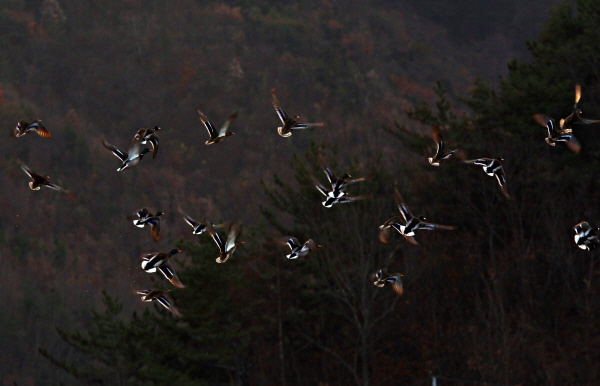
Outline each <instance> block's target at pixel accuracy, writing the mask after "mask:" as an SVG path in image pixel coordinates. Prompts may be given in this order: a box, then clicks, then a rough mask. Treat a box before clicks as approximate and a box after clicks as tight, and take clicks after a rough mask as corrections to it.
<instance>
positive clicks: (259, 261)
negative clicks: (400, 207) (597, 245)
mask: <svg viewBox="0 0 600 386" xmlns="http://www.w3.org/2000/svg"><path fill="white" fill-rule="evenodd" d="M492 3H493V5H494V6H492V7H490V8H488V7H487V6H486V10H484V9H483V8H481V9H479V8H478V7H477V6H476V5H472V4H468V2H453V3H452V4H446V2H435V1H433V2H423V3H420V4H419V5H414V8H412V5H410V4H403V3H401V2H389V1H376V2H372V3H369V4H367V3H365V2H361V1H350V2H345V3H343V4H342V3H339V2H334V1H309V2H302V3H292V4H285V5H284V4H281V3H279V2H272V1H268V0H264V1H231V2H196V1H191V0H180V1H176V2H168V3H167V2H161V1H153V0H150V1H135V0H131V1H74V0H73V1H71V0H65V1H60V0H44V1H16V0H15V1H5V2H2V3H0V20H1V21H2V23H0V50H1V52H2V55H0V117H1V118H2V121H3V122H4V126H5V130H6V133H7V134H8V132H9V130H11V129H12V128H13V127H14V125H15V124H16V122H17V121H19V120H21V119H24V120H32V119H36V118H39V119H42V120H43V122H44V124H45V125H46V127H47V128H48V129H49V130H50V131H51V132H52V135H53V137H52V138H51V139H44V138H41V137H38V136H36V135H35V134H31V135H28V136H25V137H23V138H18V139H15V138H11V137H9V136H8V135H6V136H5V139H4V140H2V141H0V146H1V148H2V153H3V154H4V155H5V156H4V158H3V160H2V162H1V163H0V170H2V173H0V179H1V181H2V186H3V188H2V189H0V194H1V195H2V200H1V202H2V208H3V211H2V215H1V216H0V241H2V243H1V246H0V254H1V256H2V259H3V261H4V262H5V267H4V268H5V269H4V270H3V272H2V280H1V281H0V282H1V283H2V284H1V288H2V289H3V292H4V294H5V297H4V298H3V300H2V302H3V310H4V311H3V312H2V314H1V317H0V320H1V323H0V325H2V326H3V328H2V333H0V348H1V349H2V350H0V351H1V352H2V354H1V356H0V359H1V360H2V363H3V365H2V366H0V375H2V378H3V382H4V383H5V384H7V385H12V384H13V382H16V383H17V384H19V385H27V384H48V383H57V382H60V381H62V382H63V383H64V384H73V383H74V382H75V378H74V377H73V376H72V375H69V374H67V372H64V371H63V370H62V369H60V368H59V367H57V366H54V365H53V364H52V362H51V361H49V360H47V359H46V358H45V357H44V356H42V355H40V354H39V353H38V348H42V349H43V352H44V353H45V354H46V355H47V356H49V357H51V358H54V359H55V360H56V361H58V362H60V363H62V364H63V366H66V367H67V369H68V370H70V372H71V373H74V374H76V375H77V378H78V379H79V382H81V383H82V384H91V383H95V382H99V380H103V382H104V383H106V384H180V385H184V384H219V383H222V384H230V383H231V382H233V383H235V384H265V385H267V384H306V385H314V384H319V382H322V383H323V384H330V385H333V384H352V383H356V384H362V385H367V384H373V385H387V384H389V385H393V384H398V383H407V384H410V383H411V382H412V383H415V382H419V381H421V380H424V379H427V377H429V376H430V375H431V374H439V375H443V376H447V377H453V378H461V379H471V380H477V381H481V382H485V381H487V382H495V383H504V384H518V383H522V384H557V385H559V384H573V383H584V384H586V383H587V384H593V383H594V382H595V381H597V379H598V375H597V374H596V373H595V372H594V371H592V370H591V369H594V368H595V366H594V363H596V362H597V355H596V354H595V352H597V351H598V350H597V337H596V334H597V332H598V331H597V328H596V327H595V322H594V321H595V320H596V319H597V317H598V315H597V312H596V309H597V308H598V307H597V306H598V298H597V295H596V291H595V282H594V277H595V274H596V270H595V268H594V260H593V256H594V253H593V252H592V253H591V254H585V253H584V252H583V251H580V250H578V249H577V248H576V247H575V246H574V245H573V242H572V240H573V239H572V231H571V227H572V226H573V225H574V224H575V223H577V222H579V221H582V220H584V219H587V220H589V221H590V222H594V221H596V218H597V216H598V213H597V211H595V209H594V208H595V207H597V202H596V201H597V200H596V199H595V197H594V194H593V192H595V191H596V190H597V186H596V185H597V177H598V175H597V173H598V171H597V167H596V163H597V149H598V148H599V147H600V143H598V138H597V136H596V135H595V130H597V129H598V127H597V126H589V127H585V128H583V129H582V130H579V131H578V132H577V133H578V138H580V140H581V142H582V143H583V151H582V152H581V153H580V154H578V155H575V154H571V153H570V152H569V151H568V150H565V148H564V147H562V146H556V147H555V148H552V147H549V146H547V145H546V144H545V143H544V142H543V137H544V135H545V133H544V130H545V129H544V128H542V127H540V126H538V125H536V124H535V122H534V121H533V119H532V118H531V116H532V115H533V114H534V113H544V114H549V115H552V116H554V117H555V118H556V119H558V118H561V117H564V116H566V115H567V114H568V113H569V112H570V109H571V106H572V104H573V88H574V85H575V83H576V82H579V83H581V84H582V88H583V97H582V101H581V103H580V107H581V108H582V109H583V111H584V115H585V116H589V117H591V118H598V117H599V115H600V100H599V99H598V95H599V94H598V91H599V90H598V88H599V86H598V76H597V73H596V70H595V68H597V62H598V54H597V52H598V41H600V40H599V39H598V36H597V30H598V25H597V23H598V22H597V21H598V20H600V11H599V10H598V6H597V5H596V4H595V2H594V1H591V0H588V1H584V0H581V1H579V2H576V5H573V4H570V3H568V4H566V5H563V6H561V7H560V8H559V9H557V10H555V11H554V13H553V15H554V16H553V17H552V19H551V20H550V21H549V22H548V24H546V26H545V27H544V29H543V31H542V33H541V35H540V37H539V39H537V40H536V42H535V43H532V44H530V51H531V54H532V56H533V58H532V59H527V58H526V57H525V56H521V57H520V58H521V60H519V61H517V62H513V63H511V64H510V66H509V71H508V73H507V75H506V77H505V78H504V79H503V80H502V81H501V82H500V83H499V85H491V86H490V85H487V84H486V83H479V82H477V81H476V79H477V76H478V75H482V76H483V77H484V78H486V79H487V80H490V81H495V72H497V71H502V70H503V69H505V68H506V67H505V65H506V59H508V58H509V57H510V56H512V55H513V54H514V55H523V54H522V53H521V52H520V51H519V49H518V47H519V46H520V47H523V46H524V45H525V42H524V41H523V40H520V41H519V39H521V38H522V37H523V36H531V37H533V36H535V32H536V31H537V30H538V29H539V28H538V26H539V24H540V23H541V22H542V20H545V19H546V17H547V16H546V15H547V14H546V8H547V7H548V6H549V5H550V4H551V3H552V2H547V1H541V0H540V1H537V2H531V4H528V5H527V6H524V5H522V4H519V3H518V2H510V4H505V3H506V2H501V1H498V2H492ZM441 4H443V5H444V7H446V9H445V10H444V9H443V8H441ZM494 7H497V8H494ZM466 9H469V10H470V12H466V11H465V10H466ZM489 9H498V10H499V12H497V14H493V13H492V14H490V11H489ZM500 10H501V11H502V12H500ZM444 15H454V16H453V17H454V19H450V17H444ZM493 16H497V18H495V19H493V20H491V18H492V17H493ZM486 19H490V21H489V23H485V22H482V20H486ZM506 26H509V27H511V28H508V29H509V30H510V32H506V33H503V32H502V31H503V28H504V27H506ZM498 52H503V53H504V54H502V55H506V52H509V53H510V54H509V55H507V56H505V57H503V56H502V55H501V54H499V53H498ZM497 55H499V56H497ZM437 80H439V81H440V85H441V87H436V86H435V85H436V81H437ZM272 88H275V89H276V91H277V95H278V97H279V100H280V102H281V104H282V106H283V108H284V109H285V110H286V111H287V112H288V113H290V114H295V113H298V114H300V115H301V116H302V118H303V119H305V120H306V121H325V122H326V125H325V126H324V127H323V128H315V129H310V130H307V131H305V132H302V133H298V134H294V135H293V136H292V137H291V138H281V137H280V136H278V135H277V131H276V127H277V126H278V125H279V120H278V119H277V116H276V114H275V112H274V110H273V107H272V106H271V97H270V90H271V89H272ZM442 88H443V89H445V90H446V94H444V93H443V91H442ZM436 92H437V94H436ZM440 98H441V99H440ZM459 98H460V100H458V99H459ZM448 100H450V101H451V103H450V104H446V103H445V102H446V101H448ZM423 101H424V102H425V103H426V104H427V106H435V103H436V102H438V106H437V107H435V108H433V110H429V108H428V107H426V106H425V107H424V106H423V105H421V103H422V102H423ZM196 107H198V108H200V109H201V110H202V111H203V112H204V113H205V114H207V116H209V118H210V119H211V120H213V122H214V123H215V125H217V126H220V124H221V123H222V122H224V121H225V119H226V117H228V116H229V115H230V114H232V113H233V112H235V111H239V117H238V119H237V120H236V121H235V122H234V123H233V125H232V127H231V130H232V131H234V132H236V136H234V137H232V138H228V139H227V140H226V141H224V142H223V143H221V144H216V145H211V146H205V145H204V141H206V139H208V134H207V133H206V130H205V129H204V128H203V127H202V125H201V122H200V120H199V119H198V117H197V115H196V113H195V108H196ZM407 110H409V114H408V116H407V114H406V113H405V112H406V111H407ZM433 124H437V125H439V126H440V127H442V128H443V134H444V137H445V139H446V141H447V142H448V146H452V147H453V148H454V147H459V148H461V149H465V150H466V151H467V152H468V155H469V156H470V157H471V158H475V157H492V158H495V157H497V156H502V157H503V158H504V159H505V160H506V161H505V169H506V173H507V178H508V190H509V192H510V193H511V194H512V195H513V196H514V197H515V200H514V201H506V200H505V199H504V197H502V195H501V193H500V191H499V188H498V186H497V184H496V181H495V180H494V179H492V178H489V177H487V176H485V174H483V173H482V171H481V169H480V168H479V167H475V166H472V165H463V164H459V163H457V162H453V163H450V162H449V163H447V164H444V165H442V166H441V167H440V168H439V169H438V168H435V167H432V166H430V165H428V164H427V161H426V158H425V157H426V155H427V154H429V153H431V152H432V151H433V150H434V143H433V141H432V140H431V138H430V136H429V128H430V126H431V125H433ZM154 126H160V127H161V128H162V129H161V130H160V131H159V132H158V135H159V137H160V140H161V147H160V152H159V153H158V154H157V157H156V159H152V157H151V156H148V157H147V158H145V159H144V160H143V161H142V162H141V163H140V165H138V166H136V167H135V168H132V169H130V170H125V171H124V172H120V173H118V172H116V169H117V167H118V166H119V162H118V160H117V159H116V158H115V157H114V156H113V155H112V154H110V152H109V151H108V150H106V149H105V148H104V147H103V146H102V138H105V139H106V140H108V141H109V142H111V143H113V144H115V145H117V146H119V147H126V146H127V145H128V144H129V142H130V141H131V138H132V136H133V134H134V133H135V131H136V130H138V129H139V128H141V127H154ZM559 145H561V144H559ZM320 146H321V147H323V153H324V156H325V158H326V159H327V160H328V162H329V163H330V166H331V167H332V168H333V169H334V170H335V171H336V172H337V173H339V174H342V173H343V172H344V171H348V172H350V174H352V175H353V176H356V177H361V176H367V175H369V176H371V179H370V180H369V181H367V182H365V183H361V184H360V185H357V186H356V187H352V194H353V195H354V194H355V193H356V194H367V193H369V192H371V191H372V192H374V194H375V198H374V199H372V200H368V201H364V202H357V203H350V204H344V205H335V206H334V207H333V208H331V209H326V208H324V207H323V206H322V205H321V201H322V199H323V198H322V196H321V195H320V194H319V193H318V191H317V190H316V189H314V186H313V182H312V178H311V175H314V176H316V177H317V178H318V179H319V180H321V181H322V183H323V182H324V181H325V176H324V175H323V172H322V170H320V168H319V166H318V162H317V155H316V151H317V150H316V149H317V148H318V147H320ZM20 161H21V162H24V163H25V164H27V165H28V166H30V167H31V168H32V169H33V170H35V171H37V172H39V173H43V174H48V175H50V176H51V177H52V181H54V182H56V183H57V184H59V185H61V186H63V187H64V188H66V189H68V190H69V193H62V192H54V191H51V190H48V189H42V190H41V191H31V190H30V189H29V188H28V186H27V183H28V179H27V176H26V175H25V174H24V173H23V171H22V170H21V169H20V167H19V162H20ZM274 175H276V176H277V178H275V179H274V177H273V176H274ZM261 181H263V182H264V183H263V184H261ZM394 181H398V182H399V188H400V191H401V192H402V195H403V196H404V198H405V199H406V200H407V203H408V205H409V206H410V208H411V209H412V210H413V212H414V213H415V214H425V215H426V216H427V217H428V218H429V217H430V218H431V220H432V221H434V222H439V223H442V224H451V225H455V226H457V227H458V229H457V230H455V231H451V232H450V231H448V232H443V231H439V232H437V231H436V232H431V233H429V232H426V233H425V234H417V238H418V240H419V242H420V246H418V247H415V246H412V245H409V244H408V243H406V242H405V241H404V240H402V239H401V238H399V237H398V238H395V239H393V240H392V242H391V243H390V244H388V245H384V244H381V243H380V242H379V241H378V240H377V235H378V229H377V226H378V225H380V224H381V223H382V222H383V221H385V220H386V219H387V218H389V217H390V216H392V215H397V214H398V213H397V209H396V206H395V205H394V200H393V197H392V184H393V182H394ZM265 193H266V194H265ZM144 206H147V207H149V208H151V209H152V210H153V211H158V210H162V211H164V212H166V215H165V216H164V217H163V223H162V224H163V225H162V226H163V230H162V234H161V240H160V242H158V243H154V242H153V241H152V240H151V238H150V236H149V234H148V233H149V232H148V230H147V229H143V230H140V229H138V228H135V227H134V226H133V225H132V224H131V222H130V221H129V220H127V219H126V216H127V215H130V214H133V213H134V212H135V211H136V210H138V209H140V208H141V207H144ZM178 207H181V208H182V209H184V210H185V211H186V212H189V213H190V214H191V215H193V216H195V217H197V218H198V219H203V218H204V217H206V218H209V219H211V220H213V221H225V220H241V221H242V223H243V233H242V235H241V239H242V240H243V241H244V242H245V243H244V244H243V246H241V247H239V249H238V251H236V253H235V255H234V256H233V258H232V259H231V261H228V262H227V263H226V264H224V265H216V263H214V259H215V258H216V257H217V255H218V252H217V248H216V246H215V244H214V242H213V241H212V240H211V239H210V237H209V236H208V235H206V234H204V235H201V236H198V237H196V236H193V235H192V234H191V228H190V227H189V226H188V225H187V224H185V223H184V221H183V220H182V219H181V216H180V215H179V214H178ZM291 235H293V236H296V237H297V238H298V239H299V240H300V241H304V240H306V239H308V238H313V239H315V241H316V242H317V243H318V244H320V245H321V246H322V247H321V248H319V250H318V251H315V252H314V253H313V252H311V254H309V255H308V257H306V258H304V259H300V260H296V261H290V260H287V259H285V257H284V256H285V254H287V253H289V252H288V251H289V248H287V247H286V246H281V245H279V244H278V242H279V241H280V240H281V237H282V236H291ZM394 236H396V235H394ZM175 245H177V246H178V247H180V248H181V249H183V251H184V252H185V253H183V254H181V255H178V256H176V258H175V260H176V261H177V263H174V266H175V267H176V269H177V270H178V272H179V275H180V277H181V280H182V281H183V282H184V283H185V284H186V285H187V288H186V289H183V290H177V291H173V292H171V293H170V294H169V295H168V296H169V297H170V298H171V299H173V300H174V302H175V304H176V306H177V307H178V308H179V309H180V311H181V313H182V314H183V315H184V316H183V318H181V319H180V320H175V319H173V318H171V317H170V315H168V314H167V313H166V312H164V310H160V311H159V313H156V312H154V307H153V306H151V305H149V304H146V303H142V302H141V301H140V300H139V297H138V296H137V295H134V293H133V292H134V291H135V290H139V289H143V288H150V287H151V286H159V287H165V288H166V287H167V286H168V285H169V284H168V283H166V282H164V280H163V278H162V277H158V276H156V275H150V274H146V273H144V272H143V271H142V270H141V269H140V266H139V265H140V259H139V255H140V254H142V253H144V252H151V251H161V252H166V251H168V250H171V249H172V248H173V247H175ZM386 266H389V270H390V272H398V271H399V272H402V273H403V274H404V277H403V280H404V281H405V294H404V295H403V297H401V298H399V297H397V296H396V295H395V294H394V293H393V292H392V291H391V290H389V288H382V289H379V288H376V287H375V286H373V284H372V280H370V279H369V275H370V274H372V273H373V272H375V271H376V270H377V269H379V268H383V267H386ZM102 290H106V292H107V294H108V295H109V297H108V298H105V299H104V300H105V303H106V306H107V311H106V312H105V308H104V303H102V302H101V301H100V300H101V299H102V297H101V291H102ZM388 290H389V291H388ZM119 303H123V304H124V311H121V312H119V311H120V307H119ZM92 310H97V311H96V312H97V313H96V314H95V316H93V315H92V313H91V311H92ZM133 311H136V314H135V315H134V316H132V312H133ZM55 327H59V328H60V329H61V331H62V332H61V336H62V337H63V338H65V340H67V341H70V342H72V343H73V342H75V346H79V348H84V349H87V348H89V347H91V348H90V349H89V350H90V351H91V352H92V355H91V356H88V355H85V354H84V353H83V352H82V351H81V350H79V349H77V348H73V347H72V346H70V345H68V344H67V343H65V341H63V340H62V339H61V336H59V334H58V333H57V332H56V330H55ZM96 328H99V331H101V333H100V335H99V338H97V339H91V343H90V344H89V345H88V344H87V343H86V342H83V343H82V341H81V339H80V338H81V337H80V336H77V335H73V334H75V333H74V331H77V330H79V331H85V330H87V329H92V330H93V329H96ZM100 341H102V344H101V345H100V346H102V347H98V344H99V342H100ZM77 342H78V343H77ZM63 361H64V362H63ZM149 363H152V364H154V366H152V365H149ZM71 366H74V367H71ZM89 368H92V369H93V370H91V371H90V372H89V373H86V371H87V370H85V369H89ZM115 374H118V378H115V377H114V375H115ZM174 380H176V381H174Z"/></svg>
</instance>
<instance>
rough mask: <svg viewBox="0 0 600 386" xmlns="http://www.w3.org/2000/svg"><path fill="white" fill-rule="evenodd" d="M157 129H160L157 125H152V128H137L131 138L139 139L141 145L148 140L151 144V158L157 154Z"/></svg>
mask: <svg viewBox="0 0 600 386" xmlns="http://www.w3.org/2000/svg"><path fill="white" fill-rule="evenodd" d="M158 130H160V127H158V126H154V129H139V130H138V132H137V133H135V135H134V136H133V140H134V141H139V142H140V144H142V145H145V144H147V143H148V142H150V144H152V158H156V154H158V137H157V136H156V132H157V131H158Z"/></svg>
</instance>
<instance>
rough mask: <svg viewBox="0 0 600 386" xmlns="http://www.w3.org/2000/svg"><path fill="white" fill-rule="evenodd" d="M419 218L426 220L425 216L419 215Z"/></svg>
mask: <svg viewBox="0 0 600 386" xmlns="http://www.w3.org/2000/svg"><path fill="white" fill-rule="evenodd" d="M419 220H421V221H425V220H427V219H426V218H425V216H421V217H419Z"/></svg>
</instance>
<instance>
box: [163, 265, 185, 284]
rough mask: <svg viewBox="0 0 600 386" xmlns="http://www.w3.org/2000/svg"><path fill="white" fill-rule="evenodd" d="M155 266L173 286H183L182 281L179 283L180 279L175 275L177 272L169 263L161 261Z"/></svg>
mask: <svg viewBox="0 0 600 386" xmlns="http://www.w3.org/2000/svg"><path fill="white" fill-rule="evenodd" d="M157 268H158V270H159V271H160V272H162V274H163V275H165V277H166V278H167V279H168V280H169V281H170V282H171V284H173V285H174V286H175V287H177V288H185V286H184V285H183V283H181V281H180V280H179V278H178V277H177V274H176V273H175V271H173V268H171V265H170V264H169V263H163V264H161V265H159V266H158V267H157Z"/></svg>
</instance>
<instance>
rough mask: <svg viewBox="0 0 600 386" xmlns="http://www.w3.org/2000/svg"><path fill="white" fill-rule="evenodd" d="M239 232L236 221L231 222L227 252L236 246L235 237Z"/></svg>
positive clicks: (226, 244) (226, 245)
mask: <svg viewBox="0 0 600 386" xmlns="http://www.w3.org/2000/svg"><path fill="white" fill-rule="evenodd" d="M238 232H239V226H238V224H237V223H236V222H234V223H233V224H231V226H230V227H229V233H228V234H227V242H226V243H225V253H228V252H229V251H231V250H232V249H234V248H235V239H236V237H237V235H238Z"/></svg>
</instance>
